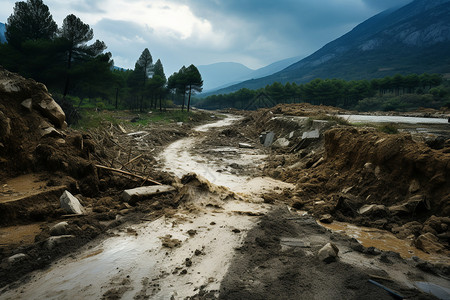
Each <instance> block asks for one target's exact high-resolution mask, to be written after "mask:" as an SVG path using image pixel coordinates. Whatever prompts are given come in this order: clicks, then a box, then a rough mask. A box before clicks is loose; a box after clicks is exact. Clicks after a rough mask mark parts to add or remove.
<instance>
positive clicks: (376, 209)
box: [358, 204, 386, 215]
mask: <svg viewBox="0 0 450 300" xmlns="http://www.w3.org/2000/svg"><path fill="white" fill-rule="evenodd" d="M385 212H386V207H385V206H384V205H378V204H365V205H363V206H362V207H361V208H360V209H358V213H359V214H361V215H374V214H384V213H385Z"/></svg>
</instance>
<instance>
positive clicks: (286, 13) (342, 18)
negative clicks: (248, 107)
mask: <svg viewBox="0 0 450 300" xmlns="http://www.w3.org/2000/svg"><path fill="white" fill-rule="evenodd" d="M410 1H411V0H397V1H392V0H341V1H335V0H315V1H310V0H278V1H274V0H204V1H198V0H167V2H166V3H167V9H169V8H170V3H178V4H183V5H186V6H188V7H189V8H190V10H191V11H192V13H193V14H194V15H195V16H196V17H197V18H199V19H201V20H205V21H207V22H209V23H210V24H211V27H212V29H211V30H212V36H209V37H208V38H213V37H216V40H215V41H211V42H208V40H207V38H206V37H205V36H202V34H204V33H202V31H196V32H195V34H193V35H192V36H190V37H188V38H185V39H182V38H180V35H179V34H177V33H175V32H167V33H166V34H165V35H164V34H161V32H159V34H158V33H157V32H155V31H154V30H153V28H149V27H148V26H145V25H144V24H138V23H136V22H137V21H133V20H129V21H117V20H114V19H116V18H115V16H114V15H113V16H105V15H104V11H105V10H106V8H107V7H108V6H109V7H111V6H113V5H114V4H115V2H114V1H112V0H100V1H90V0H82V1H68V2H67V3H65V4H62V3H61V2H60V1H59V0H44V3H46V4H47V5H48V6H49V8H50V11H51V12H52V14H53V16H54V18H55V21H57V22H58V23H60V22H61V21H62V19H63V18H64V17H65V16H66V15H68V14H70V13H73V14H75V15H77V16H79V17H80V18H81V19H82V20H83V21H85V22H88V23H89V20H91V23H90V24H89V25H91V27H92V28H93V29H94V34H95V38H96V39H101V40H103V41H105V43H106V44H107V46H108V51H111V52H112V54H113V58H114V59H115V62H116V64H117V65H119V66H122V67H126V68H133V67H134V63H135V62H136V60H137V59H138V57H139V55H140V54H141V52H142V50H143V49H145V48H149V50H150V52H151V53H152V55H153V57H154V59H155V60H156V59H158V58H160V59H161V60H162V62H163V64H164V67H165V69H166V73H168V74H171V73H172V72H173V71H176V70H178V69H179V68H180V67H181V66H182V65H189V64H191V63H194V64H197V65H200V64H201V65H204V64H210V63H215V62H221V61H235V62H240V63H244V64H246V65H247V66H249V67H253V68H256V67H261V66H263V65H267V64H270V63H272V62H274V61H276V60H281V59H284V58H287V57H292V56H305V55H308V54H311V53H313V52H314V51H315V50H318V49H319V48H320V47H322V46H323V45H325V44H326V43H327V42H330V41H332V40H333V39H335V38H338V37H339V36H341V35H342V34H345V33H346V32H348V31H349V30H351V29H352V28H353V27H354V26H356V25H357V24H359V23H360V22H362V21H364V20H366V19H367V18H369V17H371V16H373V15H375V14H377V13H379V12H381V11H383V10H385V9H388V8H390V7H392V6H400V5H404V4H406V3H408V2H410ZM14 2H15V1H12V0H4V1H2V3H1V4H0V22H5V21H6V18H7V17H8V16H9V15H10V14H11V13H12V9H13V6H14ZM138 2H140V1H137V0H129V1H128V2H127V3H129V5H133V4H135V3H138ZM146 5H147V6H150V7H152V5H154V3H153V2H149V3H148V4H146ZM117 13H119V12H117ZM96 15H102V17H101V18H100V19H99V18H97V19H96V18H95V16H96ZM2 19H3V21H2ZM92 20H96V21H95V22H93V21H92ZM174 21H176V20H174ZM218 37H220V38H218ZM205 39H206V40H205ZM217 40H221V41H222V42H220V43H218V42H217Z"/></svg>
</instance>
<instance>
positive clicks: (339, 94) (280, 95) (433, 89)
mask: <svg viewBox="0 0 450 300" xmlns="http://www.w3.org/2000/svg"><path fill="white" fill-rule="evenodd" d="M443 83H444V80H443V77H442V75H440V74H426V73H425V74H421V75H417V74H409V75H401V74H396V75H394V76H387V77H384V78H379V79H372V80H351V81H346V80H343V79H320V78H317V79H314V80H312V81H310V82H308V83H305V84H296V83H289V82H288V83H286V84H285V85H283V84H281V83H279V82H274V83H273V84H271V85H267V86H266V87H264V88H261V89H258V90H250V89H247V88H243V89H240V90H239V91H237V92H234V93H230V94H224V95H212V96H208V97H206V98H203V99H196V103H195V105H196V106H198V107H202V108H209V109H213V108H228V107H233V108H237V109H245V108H246V107H248V106H249V104H250V103H251V102H252V101H253V100H254V99H255V97H257V96H258V95H260V94H261V93H264V95H267V96H268V97H270V99H271V100H272V102H273V103H275V104H278V103H299V102H307V103H311V104H314V105H330V106H336V107H342V108H346V109H362V110H365V109H367V106H364V102H362V103H361V101H362V100H364V99H371V98H374V97H378V98H380V99H381V98H383V99H387V98H389V97H397V98H399V99H400V98H401V99H404V98H407V97H410V98H411V97H412V96H411V94H415V95H423V94H426V93H430V94H432V95H434V96H436V97H437V98H442V99H443V101H444V102H445V101H448V96H449V94H450V89H449V88H448V87H445V86H442V84H443ZM407 95H410V96H407ZM414 99H417V97H416V98H414ZM421 99H422V98H421ZM423 99H425V98H423ZM426 99H428V100H429V97H428V98H426ZM428 100H424V101H425V102H426V101H428ZM416 102H417V101H416ZM419 102H420V101H419ZM441 102H442V101H441ZM371 103H374V101H372V102H371ZM360 104H361V105H360ZM415 104H417V103H415ZM420 104H421V105H422V104H423V105H422V106H425V107H427V103H420ZM430 104H431V103H430ZM441 104H442V103H441ZM436 105H440V104H436ZM381 106H382V105H381V104H380V105H379V107H377V106H376V105H375V106H374V105H372V108H374V109H375V108H378V109H380V108H381V109H384V108H383V107H381Z"/></svg>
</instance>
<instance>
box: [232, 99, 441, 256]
mask: <svg viewBox="0 0 450 300" xmlns="http://www.w3.org/2000/svg"><path fill="white" fill-rule="evenodd" d="M338 112H341V111H339V109H336V108H332V107H324V106H313V105H309V104H283V105H278V106H276V107H275V108H272V109H261V110H258V111H256V112H250V113H246V117H245V118H244V119H243V121H242V122H241V124H239V125H238V126H240V127H241V128H243V130H242V131H240V133H245V134H246V136H247V137H251V138H253V140H256V139H257V137H258V136H259V134H260V133H261V132H262V131H265V130H271V131H274V132H275V139H274V140H276V139H278V138H280V139H284V140H285V141H289V146H288V147H285V148H275V147H271V148H269V149H268V154H269V156H268V158H267V159H266V162H265V165H264V169H263V173H264V174H266V175H269V176H271V177H273V178H275V179H279V180H283V181H286V182H289V183H294V184H296V189H295V191H293V192H292V193H283V194H281V195H272V196H273V198H274V201H277V200H278V201H282V202H286V203H288V204H290V205H291V206H293V207H294V208H297V209H302V210H308V211H309V212H312V213H313V214H315V215H316V216H317V217H319V216H320V215H323V214H332V215H333V216H334V217H335V219H337V220H340V221H346V222H351V223H356V224H359V225H365V226H369V227H377V228H381V229H387V230H390V231H392V232H393V233H395V234H397V236H399V237H402V238H406V237H408V236H409V238H411V239H413V240H415V239H417V238H418V237H419V236H420V235H423V234H426V233H431V234H433V235H434V236H436V237H437V239H439V242H440V243H442V244H444V245H446V247H447V250H448V249H449V244H448V241H449V235H450V232H449V231H448V224H447V223H448V222H447V221H449V220H447V219H448V218H446V217H447V216H448V215H450V196H449V195H450V155H449V152H450V147H449V145H450V142H449V140H447V141H446V142H445V143H443V144H444V146H443V147H441V148H438V149H433V148H432V147H430V146H429V145H428V144H427V143H425V142H424V139H419V138H417V137H416V136H413V137H412V135H411V134H410V133H406V132H404V133H399V134H386V133H383V132H381V131H378V130H377V129H376V128H374V127H355V126H348V125H345V124H344V123H345V122H343V121H342V120H339V119H338V118H335V117H333V115H334V114H337V113H338ZM330 115H331V116H330ZM317 118H319V119H321V120H317ZM330 128H331V129H330ZM312 130H317V131H318V133H319V134H318V135H317V138H314V139H311V141H312V142H311V143H308V145H304V143H303V142H305V141H309V140H308V139H306V140H305V139H304V138H303V137H302V134H303V133H305V132H312ZM292 145H293V146H292ZM435 148H436V147H435ZM266 196H267V197H269V196H271V195H266ZM269 198H270V197H269ZM433 218H437V220H438V221H430V220H434V219H433ZM412 222H418V223H419V224H420V226H419V227H420V228H419V227H417V226H416V227H414V226H409V225H408V224H410V223H412ZM429 223H430V224H433V226H434V227H432V226H429V225H428V224H429ZM411 227H414V230H410V228H411ZM419 240H420V239H419ZM419 244H420V243H419Z"/></svg>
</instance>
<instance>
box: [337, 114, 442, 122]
mask: <svg viewBox="0 0 450 300" xmlns="http://www.w3.org/2000/svg"><path fill="white" fill-rule="evenodd" d="M339 117H341V118H343V119H345V120H347V121H349V122H356V123H404V124H448V120H447V119H444V118H419V117H402V116H366V115H339Z"/></svg>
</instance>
